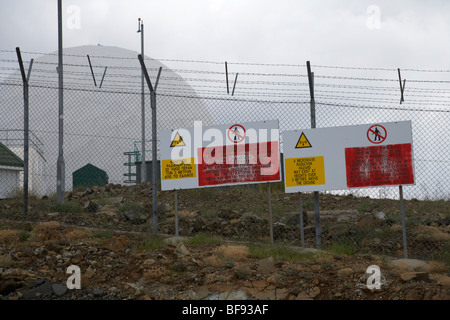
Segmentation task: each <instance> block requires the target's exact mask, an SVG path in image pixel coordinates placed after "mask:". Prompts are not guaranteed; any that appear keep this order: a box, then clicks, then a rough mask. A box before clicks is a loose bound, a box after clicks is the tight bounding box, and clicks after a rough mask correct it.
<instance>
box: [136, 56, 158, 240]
mask: <svg viewBox="0 0 450 320" xmlns="http://www.w3.org/2000/svg"><path fill="white" fill-rule="evenodd" d="M138 59H139V62H140V64H141V69H142V72H143V73H144V77H145V80H146V81H147V85H148V88H149V89H150V104H151V108H152V169H153V170H152V204H153V233H154V234H156V233H157V232H158V177H157V175H158V140H157V138H158V135H157V128H156V88H157V87H158V82H159V77H160V75H161V70H162V67H160V68H159V71H158V77H157V78H156V83H155V87H154V88H153V86H152V82H151V81H150V76H149V75H148V71H147V67H146V66H145V62H144V57H143V56H142V55H141V54H139V55H138Z"/></svg>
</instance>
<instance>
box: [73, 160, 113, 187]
mask: <svg viewBox="0 0 450 320" xmlns="http://www.w3.org/2000/svg"><path fill="white" fill-rule="evenodd" d="M108 179H109V178H108V175H107V174H106V172H105V171H103V170H102V169H99V168H97V167H96V166H94V165H92V164H90V163H88V164H87V165H85V166H84V167H81V168H80V169H78V170H76V171H74V172H73V173H72V180H73V188H74V189H75V188H76V187H80V186H82V187H93V186H99V187H103V186H106V185H107V184H108Z"/></svg>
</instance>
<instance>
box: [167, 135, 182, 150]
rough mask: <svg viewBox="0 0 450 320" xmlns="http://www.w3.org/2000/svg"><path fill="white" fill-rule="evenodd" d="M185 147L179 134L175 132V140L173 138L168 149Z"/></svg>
mask: <svg viewBox="0 0 450 320" xmlns="http://www.w3.org/2000/svg"><path fill="white" fill-rule="evenodd" d="M183 146H185V144H184V141H183V138H182V137H181V136H180V134H179V133H178V132H177V134H176V135H175V138H173V141H172V143H171V144H170V147H171V148H172V147H183Z"/></svg>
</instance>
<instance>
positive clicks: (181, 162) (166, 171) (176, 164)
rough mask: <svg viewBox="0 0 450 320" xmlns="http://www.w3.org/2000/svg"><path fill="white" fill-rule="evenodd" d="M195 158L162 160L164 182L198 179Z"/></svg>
mask: <svg viewBox="0 0 450 320" xmlns="http://www.w3.org/2000/svg"><path fill="white" fill-rule="evenodd" d="M194 160H195V158H185V159H175V160H171V159H169V160H162V164H161V166H162V167H161V171H162V179H163V180H172V179H188V178H195V177H197V170H196V165H195V162H194Z"/></svg>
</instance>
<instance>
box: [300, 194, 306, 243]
mask: <svg viewBox="0 0 450 320" xmlns="http://www.w3.org/2000/svg"><path fill="white" fill-rule="evenodd" d="M299 195H300V239H301V242H302V247H303V248H304V247H305V229H304V225H303V222H304V220H303V197H302V193H301V192H299Z"/></svg>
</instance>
